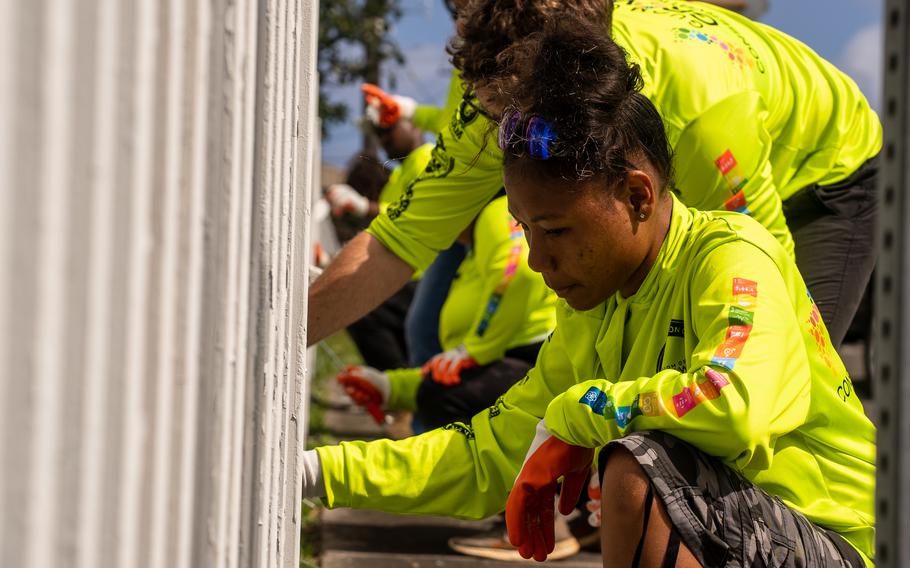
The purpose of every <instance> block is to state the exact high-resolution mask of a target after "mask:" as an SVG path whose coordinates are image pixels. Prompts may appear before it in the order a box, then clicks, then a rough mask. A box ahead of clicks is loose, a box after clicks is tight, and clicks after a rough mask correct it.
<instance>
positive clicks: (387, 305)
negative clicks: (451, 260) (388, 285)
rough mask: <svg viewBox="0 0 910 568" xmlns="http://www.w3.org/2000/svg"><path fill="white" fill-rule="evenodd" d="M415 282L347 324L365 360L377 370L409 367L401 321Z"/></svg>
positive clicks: (405, 314) (402, 321) (409, 303)
mask: <svg viewBox="0 0 910 568" xmlns="http://www.w3.org/2000/svg"><path fill="white" fill-rule="evenodd" d="M415 287H416V285H415V283H414V282H409V283H408V284H406V285H405V287H404V288H402V289H401V290H399V291H398V292H396V293H395V294H394V295H393V296H392V297H390V298H389V299H388V300H386V301H385V302H383V303H382V304H380V305H379V307H377V308H376V309H375V310H373V311H372V312H370V313H368V314H367V315H365V316H363V317H362V318H360V319H359V320H357V321H355V322H354V323H352V324H351V325H349V326H348V334H349V335H350V336H351V339H353V340H354V343H355V344H356V345H357V349H358V350H359V351H360V355H361V356H362V357H363V361H364V363H366V364H367V365H369V366H370V367H375V368H377V369H379V370H380V371H385V370H388V369H402V368H406V367H408V349H407V343H406V341H405V337H404V321H405V317H406V316H407V313H408V307H409V306H410V305H411V300H412V298H413V297H414V288H415Z"/></svg>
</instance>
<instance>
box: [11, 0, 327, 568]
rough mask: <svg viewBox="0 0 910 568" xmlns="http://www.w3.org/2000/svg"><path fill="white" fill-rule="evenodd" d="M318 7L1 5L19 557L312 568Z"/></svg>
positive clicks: (128, 1)
mask: <svg viewBox="0 0 910 568" xmlns="http://www.w3.org/2000/svg"><path fill="white" fill-rule="evenodd" d="M317 6H318V5H316V3H315V2H313V1H311V0H160V1H157V2H145V1H142V0H80V1H78V2H71V1H69V0H31V1H29V2H20V1H16V0H0V566H17V567H24V568H30V567H42V568H43V567H45V566H47V567H50V566H54V567H59V566H76V567H84V568H95V567H103V566H118V567H119V566H130V567H133V566H137V567H146V566H148V567H154V568H165V567H167V568H171V567H185V568H189V567H197V566H206V567H208V566H218V567H221V566H225V567H235V566H287V567H296V566H297V564H298V550H299V542H298V539H299V528H300V527H299V503H300V495H299V491H300V467H299V463H298V457H299V455H300V453H301V451H302V449H303V442H304V438H305V435H306V432H305V430H306V422H307V409H306V404H305V401H306V400H307V388H306V380H305V372H306V369H305V367H306V356H305V345H306V340H305V338H306V335H305V334H306V329H305V322H306V317H305V316H306V293H307V267H308V264H309V256H310V250H309V249H310V246H309V237H308V230H307V229H308V224H309V210H310V209H309V208H310V194H311V191H312V180H313V179H315V178H314V175H313V172H314V169H315V164H314V163H313V156H314V152H315V150H316V147H317V145H318V140H319V139H318V131H317V130H316V129H315V122H314V121H315V109H316V106H315V100H316V99H315V97H316V95H317V84H316V79H315V56H316V54H315V49H316V46H315V39H316V17H317V13H318V10H317Z"/></svg>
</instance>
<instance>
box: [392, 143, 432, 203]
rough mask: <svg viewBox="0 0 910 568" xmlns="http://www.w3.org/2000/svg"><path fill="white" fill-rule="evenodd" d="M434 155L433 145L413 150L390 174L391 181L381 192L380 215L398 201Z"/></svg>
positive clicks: (425, 145)
mask: <svg viewBox="0 0 910 568" xmlns="http://www.w3.org/2000/svg"><path fill="white" fill-rule="evenodd" d="M432 154H433V144H423V145H422V146H418V147H417V148H416V149H415V150H412V151H411V153H410V154H408V155H407V156H406V157H405V158H404V160H402V161H401V163H400V164H399V165H398V166H397V167H396V168H395V169H393V170H392V173H390V174H389V179H388V181H387V182H386V184H385V185H384V186H382V189H381V190H380V191H379V213H380V214H382V213H384V212H385V211H386V209H388V208H389V205H391V204H393V203H395V202H397V201H398V199H399V198H400V197H401V194H402V193H404V191H405V190H406V189H407V188H408V186H409V185H410V184H411V183H412V182H413V181H414V180H415V179H417V176H419V175H420V173H421V172H422V171H423V170H425V169H426V167H427V164H428V163H430V156H431V155H432Z"/></svg>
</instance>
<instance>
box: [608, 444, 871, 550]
mask: <svg viewBox="0 0 910 568" xmlns="http://www.w3.org/2000/svg"><path fill="white" fill-rule="evenodd" d="M615 445H619V446H622V447H624V448H625V449H626V450H628V451H629V452H631V454H632V455H633V456H634V457H635V459H636V460H637V461H638V463H639V465H640V466H641V468H642V469H643V470H644V472H645V474H646V475H647V476H648V477H649V478H650V480H651V487H652V490H653V492H654V494H655V495H656V496H657V497H658V498H659V499H660V500H661V502H662V503H663V504H664V508H665V509H666V511H667V514H668V515H669V517H670V519H671V521H672V522H673V527H674V528H675V529H676V532H677V533H678V535H679V538H680V540H681V541H682V542H683V543H685V545H686V546H687V547H688V548H689V550H691V551H692V553H693V554H694V555H695V558H696V559H698V561H699V562H701V563H702V565H703V566H709V567H714V566H787V567H794V568H795V567H815V566H847V567H854V568H860V567H862V566H865V563H864V562H863V559H862V557H861V556H860V555H859V553H858V552H857V551H856V550H855V549H854V548H853V547H852V546H850V544H848V543H847V541H845V540H844V539H843V538H841V537H840V536H839V535H838V534H836V533H834V532H831V531H828V530H826V529H823V528H821V527H818V526H816V525H814V524H812V523H811V522H810V521H809V520H808V519H806V517H804V516H803V515H802V514H800V513H798V512H796V511H794V510H793V509H790V508H789V507H787V506H786V505H784V503H783V502H782V501H781V500H780V499H778V498H777V497H774V496H772V495H769V494H768V493H765V491H763V490H762V489H761V488H759V487H757V486H756V485H754V484H752V483H751V482H750V481H748V480H746V479H745V478H743V477H742V476H740V475H739V474H738V473H736V472H735V471H733V470H732V469H730V468H729V467H727V466H726V465H724V464H723V463H721V461H720V460H718V459H716V458H713V457H711V456H708V455H707V454H705V453H703V452H702V451H700V450H698V449H696V448H695V447H693V446H691V445H689V444H687V443H686V442H683V441H682V440H679V439H678V438H674V437H673V436H671V435H669V434H667V433H665V432H660V431H649V432H636V433H634V434H630V435H628V436H626V437H624V438H620V439H619V440H614V441H613V442H610V443H609V444H607V445H606V446H605V447H604V449H603V451H601V452H600V458H599V464H598V465H599V468H600V477H601V479H603V472H604V468H605V467H606V461H607V457H608V456H609V453H610V451H609V450H610V448H611V447H615Z"/></svg>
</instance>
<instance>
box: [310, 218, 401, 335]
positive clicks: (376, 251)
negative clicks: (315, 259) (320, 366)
mask: <svg viewBox="0 0 910 568" xmlns="http://www.w3.org/2000/svg"><path fill="white" fill-rule="evenodd" d="M413 272H414V269H413V268H411V267H410V266H409V265H408V264H407V263H406V262H405V261H403V260H401V259H400V258H398V257H397V256H395V255H394V254H393V253H392V252H390V251H389V250H388V249H387V248H385V247H384V246H383V245H382V244H381V243H380V242H379V241H378V240H377V239H376V238H375V237H373V236H372V235H370V234H368V233H360V234H359V235H357V236H356V237H354V238H353V239H351V242H349V243H348V244H347V245H346V246H345V247H344V248H343V249H342V250H341V253H339V255H338V256H337V257H336V258H335V260H334V261H333V262H332V263H331V264H330V265H329V266H328V268H326V270H325V272H324V273H323V274H322V275H321V276H320V277H319V278H318V279H317V280H316V281H315V282H314V283H313V285H312V286H311V287H310V297H309V313H308V314H307V345H313V344H314V343H316V342H317V341H320V340H322V339H325V338H326V337H328V336H329V335H331V334H332V333H334V332H336V331H338V330H339V329H342V328H343V327H345V326H347V325H349V324H351V323H353V322H355V321H357V320H358V319H360V318H361V317H362V316H364V315H365V314H366V313H368V312H369V311H370V310H372V309H373V308H375V307H376V306H378V305H379V304H381V303H382V302H383V301H384V300H386V299H387V298H388V297H389V296H391V295H392V294H394V293H395V292H396V291H398V290H399V289H400V288H401V287H402V286H404V285H405V284H406V283H407V281H408V279H409V278H410V277H411V274H412V273H413Z"/></svg>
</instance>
